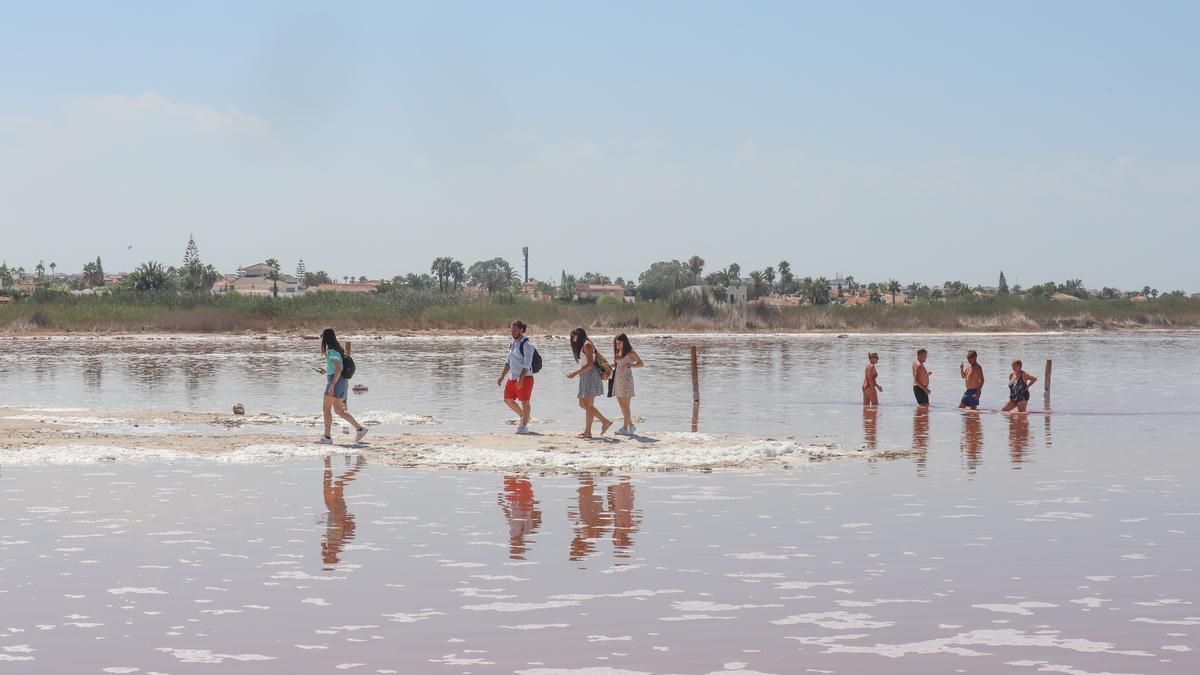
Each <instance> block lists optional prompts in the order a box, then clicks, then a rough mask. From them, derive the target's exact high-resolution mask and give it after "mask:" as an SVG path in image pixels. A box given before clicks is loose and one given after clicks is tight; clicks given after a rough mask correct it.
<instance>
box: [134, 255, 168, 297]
mask: <svg viewBox="0 0 1200 675" xmlns="http://www.w3.org/2000/svg"><path fill="white" fill-rule="evenodd" d="M126 281H127V283H128V284H129V285H130V287H131V288H133V290H135V291H161V290H164V289H167V288H170V287H171V275H169V274H168V273H167V270H166V269H165V268H163V266H162V265H160V264H159V263H157V262H155V261H153V260H151V261H150V262H144V263H142V264H141V265H138V268H137V269H136V270H134V271H133V273H132V274H130V275H129V277H128V278H127V279H126Z"/></svg>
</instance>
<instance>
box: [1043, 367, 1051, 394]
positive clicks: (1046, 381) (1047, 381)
mask: <svg viewBox="0 0 1200 675" xmlns="http://www.w3.org/2000/svg"><path fill="white" fill-rule="evenodd" d="M1053 369H1054V361H1052V360H1050V359H1046V377H1045V378H1043V379H1042V386H1043V387H1045V388H1046V393H1047V394H1049V393H1050V371H1052V370H1053Z"/></svg>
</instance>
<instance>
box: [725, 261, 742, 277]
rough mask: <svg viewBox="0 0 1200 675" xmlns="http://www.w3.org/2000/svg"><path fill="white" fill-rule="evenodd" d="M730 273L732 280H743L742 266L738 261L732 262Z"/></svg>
mask: <svg viewBox="0 0 1200 675" xmlns="http://www.w3.org/2000/svg"><path fill="white" fill-rule="evenodd" d="M728 274H729V280H730V281H732V282H739V281H741V280H742V266H741V265H739V264H737V263H732V264H730V265H729V270H728Z"/></svg>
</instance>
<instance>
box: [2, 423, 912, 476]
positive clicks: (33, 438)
mask: <svg viewBox="0 0 1200 675" xmlns="http://www.w3.org/2000/svg"><path fill="white" fill-rule="evenodd" d="M238 421H239V420H238V418H237V417H235V416H223V415H216V414H207V413H183V412H173V413H164V412H155V413H131V412H128V411H125V412H99V411H95V412H92V411H75V412H72V413H70V415H69V416H64V415H62V414H59V413H54V412H46V413H41V414H39V413H38V412H37V411H29V410H12V409H0V438H2V439H3V440H0V461H4V462H5V463H7V464H28V463H92V462H99V461H136V460H142V461H162V460H173V459H181V458H187V457H206V458H209V459H214V460H218V461H226V462H252V461H262V460H269V459H282V458H287V457H319V456H322V455H325V454H328V453H329V452H331V451H332V452H338V451H344V450H345V449H347V448H350V449H352V450H353V451H355V452H358V453H361V454H363V455H365V456H367V457H370V458H371V461H372V462H377V463H385V464H396V465H404V466H426V467H456V468H473V469H481V470H500V469H524V470H541V471H577V470H597V469H613V470H658V469H678V468H693V469H694V468H713V467H767V466H787V465H789V464H794V463H796V462H806V461H810V460H817V459H828V458H836V457H875V458H878V457H885V456H896V455H898V454H904V451H899V450H886V451H880V450H876V451H862V450H859V449H854V448H848V449H847V448H839V447H836V446H834V445H831V444H816V443H811V442H809V443H806V442H803V441H800V440H798V439H795V438H780V439H773V438H752V437H744V436H733V435H725V434H691V433H654V434H639V435H638V436H636V437H633V438H629V437H620V436H616V435H612V434H611V433H610V434H609V435H608V436H605V437H602V438H596V439H593V440H590V441H589V440H583V439H579V438H576V437H575V436H574V434H572V433H570V432H563V431H545V432H538V433H535V434H533V435H528V436H520V435H517V434H515V433H511V432H508V433H437V432H413V433H399V434H397V433H390V434H389V433H378V432H373V433H371V434H370V435H369V436H368V437H367V438H366V439H365V440H364V443H362V444H354V443H352V442H351V439H349V438H348V437H346V435H345V434H335V437H336V442H337V443H338V445H339V446H341V447H340V448H330V447H328V446H321V445H317V444H315V443H313V442H312V440H310V439H311V438H312V436H311V434H310V435H305V436H298V435H296V434H286V435H285V434H280V433H239V434H236V435H229V434H225V433H221V432H220V431H218V430H217V429H218V428H220V427H225V426H229V425H230V424H233V423H237V422H238ZM142 424H146V425H148V426H153V428H154V433H135V429H141V428H142V427H141V425H142ZM134 425H139V426H137V427H134ZM197 425H209V426H210V427H213V428H214V430H213V431H211V432H208V433H189V432H177V431H173V427H176V426H178V427H183V426H189V427H195V426H197ZM597 431H598V429H597Z"/></svg>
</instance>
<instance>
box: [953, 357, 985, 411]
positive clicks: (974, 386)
mask: <svg viewBox="0 0 1200 675" xmlns="http://www.w3.org/2000/svg"><path fill="white" fill-rule="evenodd" d="M978 358H979V355H978V354H976V353H975V350H974V349H972V350H970V351H968V352H967V364H970V365H966V364H962V363H960V364H958V375H959V377H961V378H962V379H963V380H965V381H966V383H967V391H966V393H964V394H963V397H962V401H960V402H959V404H958V407H959V408H970V409H971V410H978V409H979V395H980V394H981V393H982V392H983V366H981V365H979V361H978Z"/></svg>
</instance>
